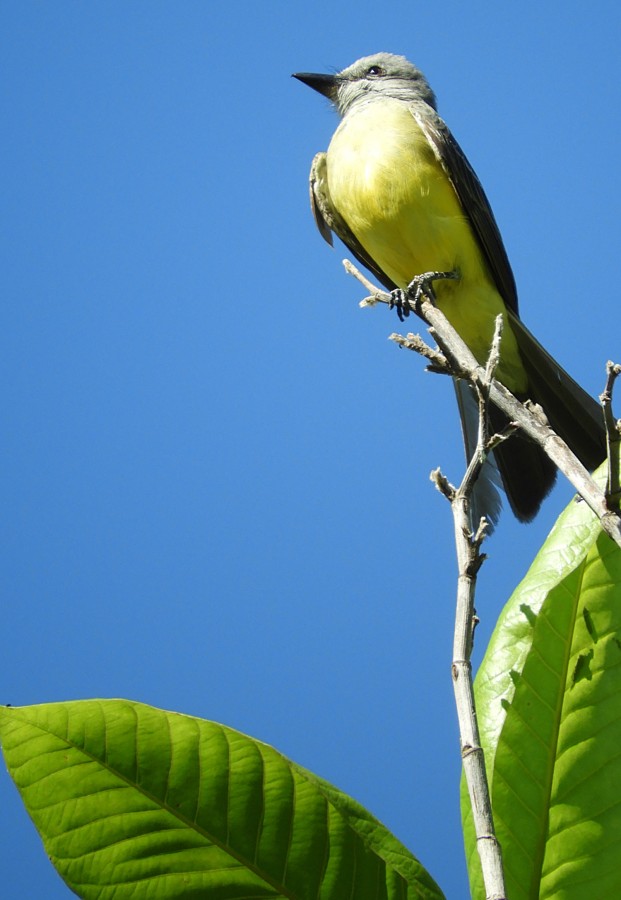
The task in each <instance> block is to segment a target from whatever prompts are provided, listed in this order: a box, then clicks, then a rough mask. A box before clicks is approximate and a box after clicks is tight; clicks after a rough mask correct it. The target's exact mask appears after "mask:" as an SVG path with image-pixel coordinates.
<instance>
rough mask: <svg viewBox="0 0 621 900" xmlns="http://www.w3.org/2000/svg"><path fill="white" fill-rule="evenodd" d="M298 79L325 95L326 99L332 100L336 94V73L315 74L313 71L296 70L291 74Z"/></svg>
mask: <svg viewBox="0 0 621 900" xmlns="http://www.w3.org/2000/svg"><path fill="white" fill-rule="evenodd" d="M293 77H294V78H297V79H298V81H303V82H304V84H307V85H308V86H309V87H312V89H313V90H314V91H318V92H319V93H320V94H323V96H324V97H327V98H328V100H334V98H335V96H336V88H337V80H336V75H317V74H315V73H314V72H296V73H295V74H294V75H293Z"/></svg>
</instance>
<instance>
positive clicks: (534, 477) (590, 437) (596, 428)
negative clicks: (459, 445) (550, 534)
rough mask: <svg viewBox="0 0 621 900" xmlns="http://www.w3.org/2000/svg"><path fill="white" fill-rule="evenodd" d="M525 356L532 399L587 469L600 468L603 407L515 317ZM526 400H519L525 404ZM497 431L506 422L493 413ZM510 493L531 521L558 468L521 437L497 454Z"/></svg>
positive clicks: (522, 515) (514, 507) (523, 517)
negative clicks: (541, 408) (540, 407)
mask: <svg viewBox="0 0 621 900" xmlns="http://www.w3.org/2000/svg"><path fill="white" fill-rule="evenodd" d="M510 323H511V329H512V331H513V333H514V334H515V337H516V339H517V343H518V347H519V350H520V356H521V357H522V362H523V363H524V368H525V370H526V374H527V376H528V395H527V398H528V399H530V400H534V401H535V402H536V403H538V404H539V405H540V406H542V407H543V410H544V412H545V414H546V416H547V418H548V421H549V422H550V425H551V427H552V428H553V430H554V431H556V433H557V434H558V435H560V437H561V438H562V439H563V440H564V441H565V443H567V444H568V445H569V447H570V449H571V450H572V451H573V452H574V453H575V454H576V456H577V457H578V459H579V460H580V462H581V463H582V464H583V465H584V466H585V467H586V468H587V469H591V470H592V469H595V468H596V467H597V466H598V465H599V464H600V463H601V462H602V461H603V459H604V458H605V456H606V435H605V431H604V422H603V417H602V411H601V408H600V406H599V405H598V403H597V402H596V401H595V400H594V399H593V398H592V397H590V396H589V394H587V393H586V391H584V390H583V389H582V388H581V387H580V385H579V384H577V383H576V382H575V381H574V380H573V378H571V376H570V375H568V374H567V372H565V371H564V370H563V369H562V368H561V367H560V366H559V364H558V363H557V362H556V360H554V359H553V358H552V357H551V356H550V354H549V353H548V352H547V351H546V350H544V348H543V347H542V346H541V344H540V343H539V342H538V341H537V340H536V339H535V338H534V337H533V335H532V334H531V333H530V331H528V329H527V328H526V327H525V326H524V325H523V324H522V322H521V321H520V320H519V319H517V318H515V317H514V316H510ZM527 398H526V397H519V398H518V399H520V400H524V399H527ZM490 418H491V425H492V428H493V429H494V430H495V431H496V430H499V429H502V427H503V426H504V424H505V422H506V418H504V417H503V415H502V413H500V411H499V410H496V409H492V411H491V416H490ZM495 456H496V462H497V464H498V468H499V470H500V474H501V477H502V482H503V485H504V488H505V492H506V494H507V497H508V499H509V503H510V504H511V509H512V510H513V512H514V513H515V515H516V516H517V518H518V519H520V520H521V521H522V522H528V521H530V519H532V518H533V517H534V516H535V515H536V513H537V511H538V510H539V507H540V506H541V503H542V501H543V499H544V497H545V496H546V494H547V493H548V492H549V491H550V489H551V487H552V485H553V484H554V480H555V477H556V467H555V466H554V464H553V463H552V462H551V461H550V460H549V459H548V457H547V456H546V454H545V453H544V452H543V450H542V449H541V448H540V447H539V446H538V445H537V444H534V443H532V442H531V441H529V439H528V438H526V437H525V436H523V435H522V434H520V433H519V432H518V433H516V434H515V435H513V436H512V437H511V438H510V439H509V440H507V441H505V442H504V443H503V444H501V445H500V446H499V447H497V448H496V450H495Z"/></svg>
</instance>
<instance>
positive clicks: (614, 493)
mask: <svg viewBox="0 0 621 900" xmlns="http://www.w3.org/2000/svg"><path fill="white" fill-rule="evenodd" d="M619 375H621V366H620V365H618V364H617V365H616V364H615V363H613V362H611V361H610V360H609V361H608V362H607V363H606V387H605V388H604V390H603V392H602V393H601V394H600V395H599V401H600V403H601V405H602V410H603V413H604V424H605V426H606V450H607V456H608V478H607V481H606V502H607V505H608V509H610V510H618V509H619V500H621V488H620V486H619V443H620V442H621V433H620V432H619V422H617V421H616V419H615V417H614V415H613V412H612V389H613V387H614V383H615V381H616V380H617V377H618V376H619Z"/></svg>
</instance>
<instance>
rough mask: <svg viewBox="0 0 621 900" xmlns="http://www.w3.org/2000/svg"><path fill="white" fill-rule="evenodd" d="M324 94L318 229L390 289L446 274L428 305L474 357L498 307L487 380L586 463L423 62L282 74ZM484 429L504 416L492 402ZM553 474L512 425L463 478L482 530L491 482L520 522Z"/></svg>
mask: <svg viewBox="0 0 621 900" xmlns="http://www.w3.org/2000/svg"><path fill="white" fill-rule="evenodd" d="M293 77H294V78H297V79H298V80H299V81H301V82H303V83H304V84H306V85H308V86H309V87H311V88H313V89H314V90H315V91H318V92H319V93H320V94H322V95H323V96H325V97H327V98H328V99H329V100H330V101H331V102H332V104H333V106H334V107H335V108H336V111H337V112H338V114H339V116H340V122H339V124H338V126H337V128H336V130H335V132H334V134H333V136H332V139H331V141H330V144H329V147H328V150H327V152H321V153H317V154H316V156H315V157H314V159H313V162H312V166H311V174H310V196H311V208H312V212H313V215H314V218H315V222H316V224H317V227H318V229H319V232H320V234H321V235H322V237H323V238H324V239H325V240H326V241H327V242H328V243H329V244H332V243H333V239H332V235H333V233H334V234H336V236H337V237H338V238H340V240H341V241H342V242H343V243H344V244H345V245H346V247H348V249H349V250H350V251H351V252H352V253H353V255H354V256H355V257H356V259H358V261H359V262H361V263H362V264H363V265H364V266H365V267H366V268H367V269H368V270H369V271H370V272H371V273H372V274H373V275H374V276H375V277H376V278H377V279H378V280H379V281H380V282H381V284H382V285H383V286H384V287H386V288H388V290H389V291H395V290H405V289H407V287H408V285H409V284H410V283H411V282H412V281H413V280H414V279H415V277H417V276H420V275H422V274H423V273H428V272H455V273H456V275H457V278H456V279H455V280H449V279H446V280H440V281H437V282H436V283H435V284H434V293H435V298H436V299H435V302H436V304H437V306H438V308H439V309H440V310H441V311H442V312H443V313H444V314H445V316H446V317H447V319H448V320H449V322H450V323H451V324H452V325H453V327H454V328H455V329H456V331H457V332H458V333H459V334H460V336H461V337H462V339H463V340H464V341H465V342H466V344H467V345H468V346H469V348H470V350H471V351H472V353H473V354H474V356H475V357H476V359H477V360H478V362H479V363H481V364H484V363H485V362H486V360H487V357H488V354H489V351H490V345H491V341H492V336H493V332H494V327H495V321H496V317H497V316H498V315H501V316H502V319H503V333H502V342H501V352H500V361H499V365H498V368H497V370H496V373H495V377H496V378H497V379H498V380H499V381H500V382H501V383H502V384H504V386H505V387H506V388H508V389H509V390H510V391H511V392H512V393H513V394H514V395H515V396H516V397H517V398H518V399H519V400H520V401H526V400H530V401H531V402H534V403H537V404H538V405H539V406H540V407H541V408H542V409H543V411H544V413H545V416H546V417H547V420H548V422H549V424H550V426H551V427H552V428H553V429H554V431H556V433H557V434H558V435H559V436H560V437H561V438H562V439H563V440H564V441H565V442H566V443H567V444H568V445H569V447H570V449H571V450H572V451H573V452H574V454H575V455H576V456H577V457H578V458H579V459H580V461H581V462H582V464H583V465H584V466H585V467H586V468H588V469H590V470H593V469H594V468H596V467H597V466H598V465H599V464H600V463H601V462H602V460H603V459H604V458H605V455H606V438H605V429H604V422H603V415H602V412H601V409H600V407H599V405H598V403H597V402H596V401H595V400H594V399H593V398H592V397H591V396H590V395H589V394H588V393H587V392H586V391H584V390H583V389H582V388H581V387H580V385H578V384H577V383H576V381H574V380H573V379H572V378H571V376H570V375H568V374H567V372H565V370H564V369H563V368H562V367H561V366H560V365H559V364H558V363H557V362H556V360H555V359H554V358H553V357H552V356H551V355H550V354H549V353H548V352H547V351H546V350H545V348H544V347H543V346H542V345H541V344H540V343H539V342H538V341H537V339H536V338H535V337H534V336H533V335H532V334H531V332H530V331H529V330H528V329H527V328H526V326H525V325H524V324H523V322H522V321H521V319H520V316H519V311H518V298H517V289H516V284H515V279H514V276H513V272H512V269H511V265H510V263H509V259H508V256H507V252H506V250H505V246H504V244H503V240H502V237H501V234H500V231H499V228H498V225H497V223H496V219H495V218H494V214H493V212H492V209H491V206H490V203H489V201H488V199H487V197H486V195H485V192H484V190H483V187H482V185H481V183H480V181H479V179H478V177H477V175H476V174H475V172H474V170H473V168H472V166H471V165H470V163H469V162H468V160H467V158H466V156H465V154H464V152H463V150H462V149H461V147H460V146H459V144H458V143H457V141H456V140H455V138H454V137H453V135H452V133H451V132H450V130H449V128H448V126H447V125H446V123H445V122H444V121H443V119H441V118H440V116H439V114H438V111H437V103H436V97H435V94H434V92H433V91H432V89H431V87H430V86H429V83H428V82H427V79H426V78H425V76H424V75H423V73H422V72H421V71H420V69H418V68H417V67H416V66H415V65H414V64H413V63H411V62H410V61H409V60H408V59H406V57H404V56H398V55H395V54H392V53H384V52H382V53H375V54H373V55H371V56H365V57H362V58H361V59H358V60H356V62H354V63H353V64H352V65H350V66H348V67H347V68H345V69H343V70H342V71H340V72H337V73H336V74H320V73H313V72H297V73H295V74H294V76H293ZM454 383H455V390H456V393H457V401H458V407H459V412H460V417H461V424H462V433H463V436H464V444H465V449H466V454H467V456H468V458H469V457H470V455H471V454H472V452H473V450H474V448H475V447H476V438H477V430H478V407H477V401H476V397H475V394H474V391H473V389H472V387H471V386H469V385H468V384H466V383H465V382H464V381H463V380H461V379H454ZM489 419H490V424H491V427H492V428H493V430H494V431H495V432H501V431H502V430H503V429H504V428H505V427H506V425H507V424H508V420H507V418H506V416H505V415H504V414H503V413H501V412H500V411H499V410H498V409H496V408H495V407H491V409H490V412H489ZM555 478H556V467H555V465H554V463H553V462H552V461H551V460H550V459H549V457H548V456H547V454H546V453H545V451H544V450H543V449H542V448H541V447H540V446H539V445H538V444H536V443H535V442H533V441H531V440H530V439H529V438H528V437H527V436H526V435H525V434H524V433H523V432H521V431H516V432H515V433H514V434H513V435H511V436H510V437H509V438H507V439H506V440H504V441H502V442H501V443H500V444H498V445H497V446H496V447H495V448H494V450H493V451H492V453H491V454H490V455H489V457H488V459H487V460H486V464H485V465H484V466H483V471H482V473H481V476H480V477H479V481H478V482H477V485H476V487H475V495H474V498H473V507H474V509H475V510H476V516H477V519H476V520H475V521H478V515H479V514H480V515H484V516H485V517H486V518H487V520H488V522H489V525H490V530H491V528H493V527H494V525H495V524H496V523H497V520H498V516H499V514H500V506H501V501H500V497H499V494H498V490H497V488H498V486H499V483H500V486H502V488H503V489H504V493H505V494H506V497H507V499H508V501H509V505H510V507H511V509H512V511H513V513H514V515H515V516H516V517H517V519H518V520H519V521H521V522H530V521H531V520H532V519H533V518H534V517H535V515H536V514H537V512H538V511H539V508H540V506H541V504H542V502H543V500H544V498H545V497H546V496H547V494H548V493H549V491H550V490H551V488H552V486H553V484H554V482H555Z"/></svg>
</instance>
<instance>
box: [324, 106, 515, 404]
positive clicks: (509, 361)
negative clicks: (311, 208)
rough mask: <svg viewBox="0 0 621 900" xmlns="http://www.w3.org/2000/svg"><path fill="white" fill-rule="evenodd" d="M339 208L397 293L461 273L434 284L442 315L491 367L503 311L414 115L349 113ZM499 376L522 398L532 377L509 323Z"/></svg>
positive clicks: (337, 159)
mask: <svg viewBox="0 0 621 900" xmlns="http://www.w3.org/2000/svg"><path fill="white" fill-rule="evenodd" d="M327 173H328V190H329V193H330V197H331V201H332V203H333V205H334V207H335V208H336V210H337V211H338V212H339V214H340V215H341V216H342V218H343V219H344V220H345V221H346V222H347V224H348V225H349V227H350V228H351V230H352V231H353V232H354V234H355V235H356V237H357V238H358V240H359V241H360V243H361V244H362V246H363V247H364V248H365V250H366V251H367V252H368V253H369V255H370V256H371V257H372V258H373V259H374V260H375V261H376V262H377V264H378V265H379V266H380V268H381V269H382V270H383V271H384V272H385V273H386V274H387V275H388V276H389V277H390V278H391V279H392V280H393V281H394V282H395V284H397V285H399V287H406V286H407V285H408V284H409V283H410V281H411V280H412V278H413V277H414V276H415V275H420V274H422V273H423V272H430V271H449V270H453V269H456V270H457V271H458V272H459V273H460V279H459V281H456V282H455V281H441V282H436V285H435V288H436V295H437V299H438V306H439V307H440V309H442V311H443V312H444V313H445V315H446V316H447V318H448V319H449V321H450V322H451V324H452V325H453V327H454V328H455V329H456V330H457V331H458V332H459V334H460V335H461V336H462V337H463V339H464V340H465V341H466V343H467V344H468V346H469V347H470V348H471V350H472V352H473V353H474V354H475V356H476V357H477V359H478V360H479V361H480V362H484V361H485V359H486V357H487V353H488V352H489V346H490V342H491V338H492V334H493V329H494V321H495V318H496V316H497V315H498V314H499V313H502V314H503V315H505V305H504V303H503V300H502V298H501V297H500V295H499V294H498V292H497V290H496V288H495V286H494V283H493V280H492V277H491V275H490V273H489V271H488V269H487V266H486V263H485V260H484V258H483V256H482V254H481V251H480V249H479V245H478V243H477V240H476V238H475V236H474V234H473V232H472V229H471V226H470V223H469V222H468V220H467V219H466V217H465V216H464V214H463V211H462V208H461V205H460V203H459V200H458V198H457V195H456V194H455V191H454V190H453V187H452V185H451V183H450V181H449V180H448V178H447V177H446V175H445V173H444V170H443V169H442V167H441V166H440V164H439V162H438V161H437V159H436V157H435V156H434V154H433V151H432V149H431V147H430V146H429V144H428V142H427V139H426V138H425V136H424V134H423V133H422V131H421V130H420V128H419V126H418V124H417V122H416V120H415V119H414V117H413V116H412V114H411V113H410V111H409V109H408V108H407V106H405V105H404V104H403V103H400V102H399V101H393V100H386V101H384V102H382V103H369V104H367V105H366V106H362V107H361V108H360V109H359V110H356V111H354V112H352V113H350V114H349V115H348V116H346V118H345V119H344V120H343V121H342V122H341V124H340V126H339V128H338V129H337V131H336V132H335V134H334V137H333V138H332V141H331V143H330V147H329V149H328V156H327ZM505 325H506V327H505V330H504V336H503V343H502V353H501V364H500V368H499V372H498V376H499V378H500V379H501V381H503V383H504V384H506V385H507V387H509V388H510V389H512V390H514V391H518V392H519V391H524V390H526V376H525V374H524V371H523V368H522V364H521V361H520V359H519V355H518V350H517V345H516V343H515V338H514V337H513V334H512V332H511V330H510V328H509V326H508V322H507V321H506V315H505Z"/></svg>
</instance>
